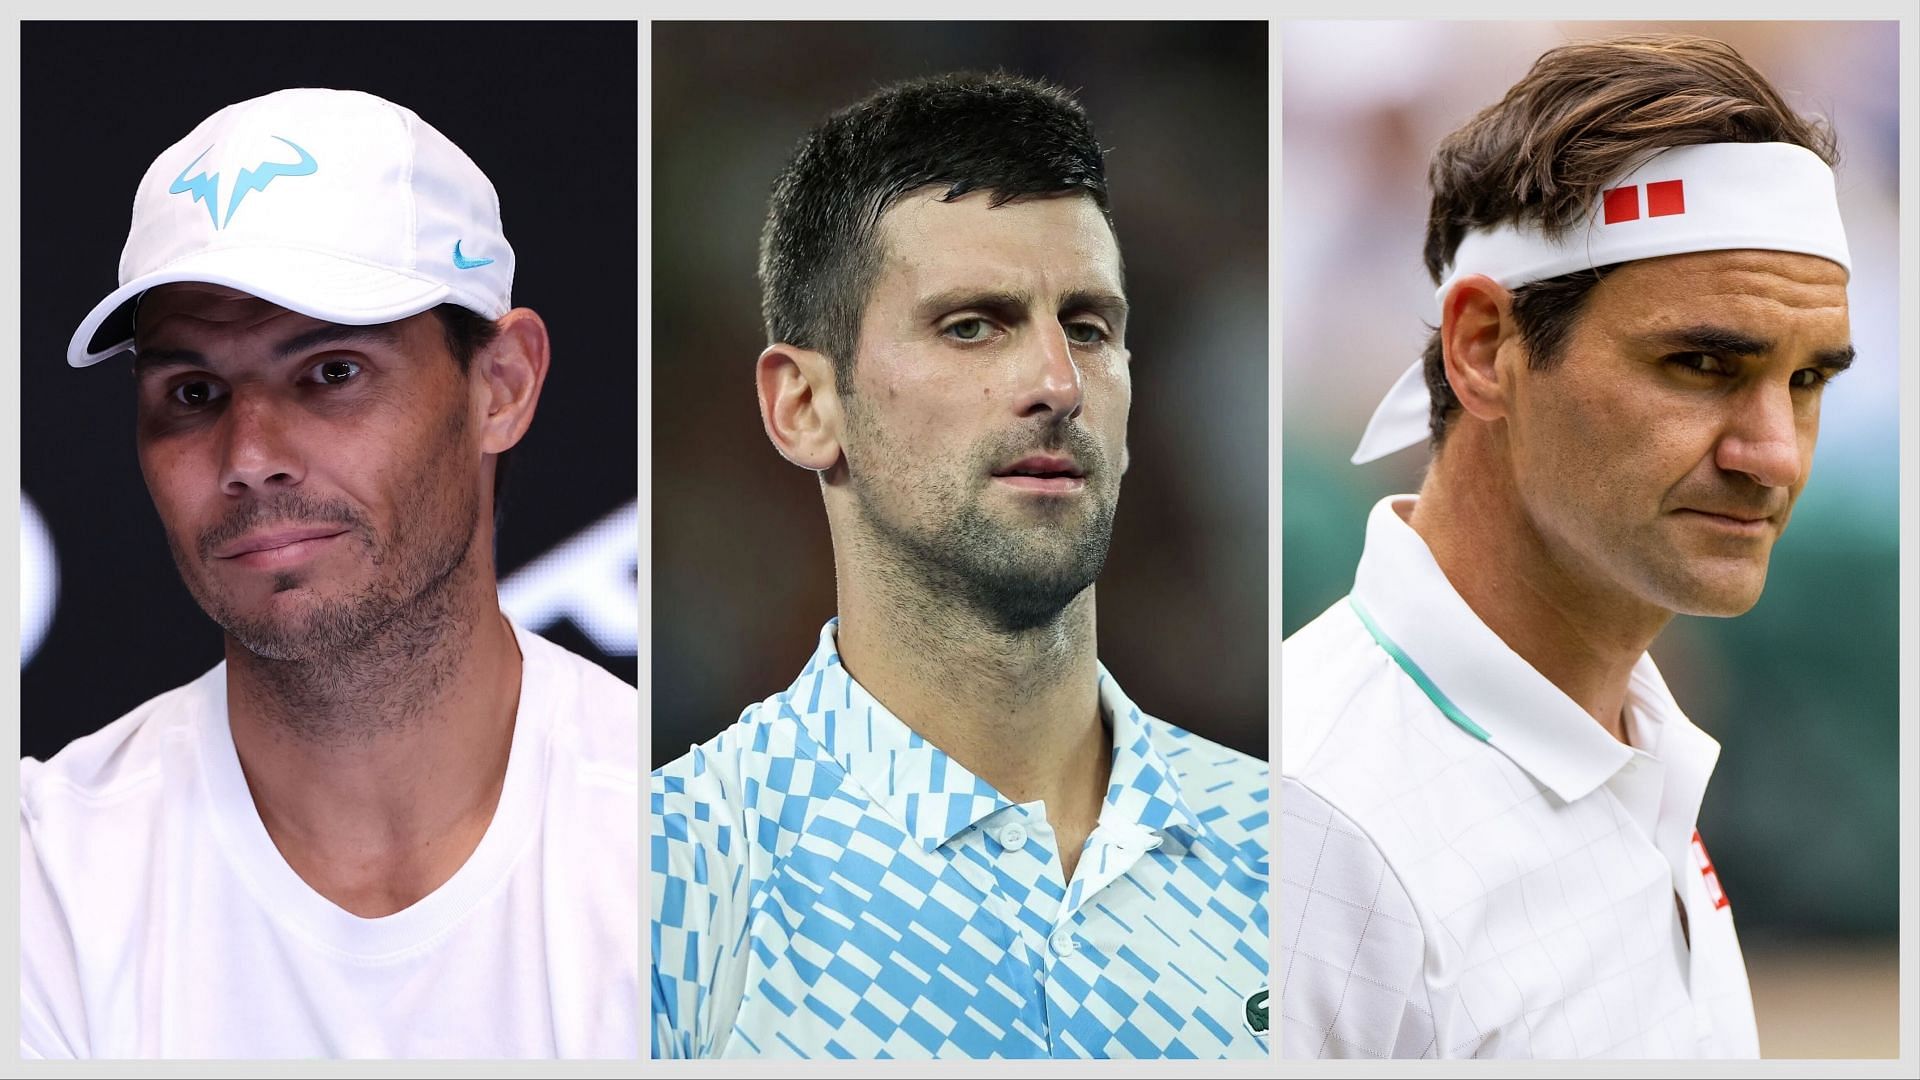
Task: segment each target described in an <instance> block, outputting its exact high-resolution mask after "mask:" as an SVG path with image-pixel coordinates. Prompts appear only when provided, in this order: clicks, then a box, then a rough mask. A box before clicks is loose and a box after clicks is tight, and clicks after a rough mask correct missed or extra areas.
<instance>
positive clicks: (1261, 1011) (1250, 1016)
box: [1246, 986, 1267, 1035]
mask: <svg viewBox="0 0 1920 1080" xmlns="http://www.w3.org/2000/svg"><path fill="white" fill-rule="evenodd" d="M1246 1024H1247V1030H1248V1031H1250V1032H1252V1033H1254V1034H1255V1035H1265V1034H1266V1033H1267V988H1266V987H1264V986H1263V987H1261V988H1260V989H1258V990H1255V991H1254V992H1253V993H1251V994H1249V995H1247V1015H1246Z"/></svg>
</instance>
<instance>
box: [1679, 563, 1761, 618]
mask: <svg viewBox="0 0 1920 1080" xmlns="http://www.w3.org/2000/svg"><path fill="white" fill-rule="evenodd" d="M1766 584H1767V569H1766V567H1765V566H1764V565H1763V566H1761V567H1759V568H1758V569H1757V570H1755V569H1752V568H1745V567H1742V568H1738V569H1736V570H1734V571H1732V572H1728V573H1721V574H1705V575H1700V576H1697V577H1695V578H1693V579H1692V580H1691V581H1689V582H1687V583H1685V585H1684V586H1682V587H1680V588H1677V589H1671V590H1667V591H1668V592H1669V596H1667V597H1666V598H1665V599H1664V601H1663V602H1662V605H1661V606H1663V607H1667V608H1670V609H1671V610H1672V611H1673V612H1674V614H1676V615H1697V616H1700V617H1702V618H1709V619H1731V618H1733V617H1735V616H1738V615H1745V614H1746V613H1747V612H1749V611H1752V610H1753V606H1754V605H1755V604H1758V603H1759V602H1760V594H1761V593H1762V592H1763V591H1764V590H1765V589H1766Z"/></svg>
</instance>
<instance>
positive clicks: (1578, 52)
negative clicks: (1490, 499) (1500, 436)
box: [1423, 35, 1838, 450]
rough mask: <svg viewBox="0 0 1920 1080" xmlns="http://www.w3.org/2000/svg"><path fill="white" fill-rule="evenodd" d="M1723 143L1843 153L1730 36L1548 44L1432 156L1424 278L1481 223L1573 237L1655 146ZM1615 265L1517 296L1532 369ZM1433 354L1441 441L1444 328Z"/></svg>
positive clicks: (1428, 360) (1452, 400) (1437, 272)
mask: <svg viewBox="0 0 1920 1080" xmlns="http://www.w3.org/2000/svg"><path fill="white" fill-rule="evenodd" d="M1716 142H1741V143H1759V142H1784V143H1793V144H1795V145H1798V146H1803V147H1806V148H1807V149H1809V150H1812V151H1813V152H1814V153H1816V154H1818V155H1820V158H1821V159H1822V160H1823V161H1825V162H1826V163H1827V164H1828V165H1832V164H1834V163H1835V162H1836V161H1837V160H1838V155H1837V152H1836V149H1835V145H1834V138H1833V132H1832V129H1831V128H1830V127H1829V126H1828V125H1827V124H1826V123H1825V122H1824V121H1822V120H1820V119H1819V118H1816V117H1805V116H1801V115H1799V114H1797V113H1795V112H1794V111H1793V110H1792V109H1791V108H1789V107H1788V105H1787V103H1786V101H1785V100H1784V99H1783V98H1782V97H1781V96H1780V93H1779V92H1778V91H1777V90H1775V89H1774V88H1773V86H1772V85H1771V84H1770V83H1768V82H1767V80H1766V78H1765V77H1764V76H1762V75H1761V74H1760V73H1759V72H1758V71H1755V70H1754V69H1753V67H1752V66H1751V65H1749V64H1748V63H1747V62H1746V60H1744V59H1742V58H1741V56H1740V54H1739V53H1738V52H1736V51H1734V49H1733V47H1732V46H1730V45H1727V44H1725V43H1724V42H1719V41H1714V40H1711V39H1708V38H1700V37H1687V36H1678V35H1645V36H1632V37H1620V38H1613V39H1610V40H1606V41H1595V42H1582V43H1579V44H1573V45H1563V46H1561V47H1559V48H1556V49H1552V50H1549V51H1548V52H1546V53H1545V54H1543V55H1542V56H1541V57H1540V59H1539V60H1537V61H1535V62H1534V65H1533V68H1532V70H1530V71H1528V72H1527V74H1526V76H1525V77H1524V78H1522V79H1521V80H1520V81H1519V82H1517V83H1515V84H1514V85H1513V88H1512V89H1511V90H1508V91H1507V95H1506V97H1504V98H1502V99H1501V100H1500V102H1499V103H1498V104H1496V105H1493V106H1491V107H1489V108H1487V109H1486V110H1484V111H1482V112H1481V113H1480V114H1479V115H1478V116H1475V117H1474V118H1473V119H1472V120H1470V121H1468V122H1467V124H1466V126H1464V127H1462V128H1460V129H1459V130H1458V131H1455V132H1454V133H1453V134H1451V135H1449V136H1447V137H1446V139H1444V140H1443V141H1442V142H1441V143H1440V146H1439V148H1438V149H1437V150H1435V151H1434V154H1433V163H1432V165H1431V167H1430V168H1429V170H1428V173H1427V180H1428V184H1429V186H1430V187H1431V188H1432V189H1433V204H1432V208H1431V210H1430V212H1429V214H1428V216H1427V239H1426V251H1425V255H1426V266H1427V273H1428V274H1430V275H1431V276H1432V277H1433V281H1434V284H1436V285H1438V284H1439V283H1440V280H1441V276H1442V275H1443V274H1444V273H1445V272H1446V270H1447V268H1448V267H1449V266H1450V265H1451V264H1452V262H1453V257H1454V253H1455V252H1456V251H1458V250H1459V247H1460V241H1461V239H1462V238H1463V237H1464V236H1465V235H1466V234H1467V232H1468V231H1469V230H1471V229H1478V228H1486V227H1490V226H1495V225H1500V224H1504V223H1507V222H1514V223H1526V224H1530V225H1533V226H1535V227H1538V228H1540V229H1541V230H1542V231H1543V232H1544V233H1545V234H1546V235H1547V236H1549V237H1555V238H1557V237H1559V236H1563V235H1565V233H1566V232H1567V231H1568V230H1569V229H1571V228H1573V227H1574V226H1576V225H1577V224H1579V223H1580V222H1582V221H1584V220H1585V219H1586V216H1587V214H1588V213H1589V212H1590V210H1591V208H1592V206H1593V205H1594V202H1595V200H1597V199H1598V198H1599V196H1600V193H1601V191H1602V189H1603V188H1604V187H1605V186H1606V185H1607V183H1608V182H1610V181H1612V180H1614V179H1615V178H1617V177H1619V176H1620V175H1621V174H1623V173H1625V172H1627V171H1628V170H1629V169H1631V168H1632V167H1635V166H1637V165H1638V164H1640V162H1642V161H1644V160H1646V159H1647V158H1648V157H1649V156H1651V155H1652V153H1653V152H1654V151H1656V150H1659V149H1661V148H1664V147H1674V146H1690V145H1694V144H1697V143H1716ZM1618 265H1620V264H1618V263H1616V264H1613V265H1611V266H1602V267H1597V268H1595V269H1593V270H1576V271H1574V272H1573V273H1570V274H1562V275H1560V276H1559V277H1554V278H1548V279H1546V280H1544V281H1538V282H1533V283H1531V284H1528V285H1523V286H1521V287H1519V288H1517V289H1515V290H1514V291H1513V319H1514V323H1515V325H1516V327H1517V329H1518V330H1519V333H1520V339H1521V343H1522V344H1523V345H1524V346H1525V347H1526V350H1527V362H1528V364H1529V365H1530V366H1532V367H1534V368H1540V369H1545V368H1550V367H1552V366H1553V365H1554V364H1555V363H1557V362H1558V361H1559V359H1560V352H1561V347H1562V346H1563V345H1564V344H1565V341H1566V337H1567V335H1568V334H1569V333H1570V332H1571V331H1572V329H1573V325H1574V322H1575V321H1576V320H1577V319H1578V317H1579V314H1580V311H1581V309H1582V305H1583V303H1584V301H1585V299H1586V296H1587V293H1588V292H1589V291H1591V290H1592V288H1593V287H1594V285H1596V284H1598V283H1599V282H1600V280H1601V279H1602V278H1603V277H1605V276H1606V274H1607V273H1608V272H1609V271H1611V270H1612V269H1614V268H1615V267H1616V266H1618ZM1423 359H1424V367H1425V374H1426V382H1427V390H1428V393H1429V394H1430V396H1431V397H1432V400H1433V406H1432V412H1431V414H1430V415H1429V418H1428V427H1429V430H1430V433H1431V439H1432V446H1433V448H1434V449H1436V450H1437V449H1439V447H1440V445H1441V443H1442V442H1443V441H1444V439H1445V438H1446V432H1447V425H1448V423H1449V421H1450V420H1451V418H1452V416H1453V415H1454V413H1455V412H1456V411H1457V410H1458V409H1459V408H1460V399H1459V398H1457V397H1455V396H1454V393H1453V388H1452V387H1451V386H1450V385H1448V383H1447V373H1446V363H1445V354H1444V352H1443V351H1442V347H1441V343H1440V334H1439V332H1438V331H1437V330H1436V331H1435V332H1434V333H1433V335H1432V336H1431V337H1430V338H1429V339H1428V341H1427V347H1426V350H1425V353H1424V356H1423Z"/></svg>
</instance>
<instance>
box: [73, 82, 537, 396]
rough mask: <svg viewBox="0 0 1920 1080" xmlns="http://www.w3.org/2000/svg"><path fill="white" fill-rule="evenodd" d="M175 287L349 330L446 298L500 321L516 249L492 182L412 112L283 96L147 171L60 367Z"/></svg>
mask: <svg viewBox="0 0 1920 1080" xmlns="http://www.w3.org/2000/svg"><path fill="white" fill-rule="evenodd" d="M174 281H198V282H208V283H211V284H215V285H224V286H227V287H228V288H232V289H238V290H240V291H242V292H245V293H248V294H250V295H253V296H258V297H260V298H261V299H263V300H268V301H271V302H272V303H275V304H278V305H280V306H281V307H284V308H287V309H289V310H291V311H297V312H299V313H300V314H302V315H307V316H310V317H312V318H315V319H320V320H322V321H325V322H331V323H345V324H349V325H354V326H365V325H370V324H373V323H384V322H393V321H395V320H397V319H404V318H406V317H408V316H410V315H417V314H419V313H420V312H422V311H426V310H428V309H429V308H432V307H435V306H437V305H439V304H443V303H451V304H458V305H460V306H461V307H464V308H468V309H470V310H472V311H474V312H477V313H478V314H480V315H482V316H485V317H486V318H489V319H497V318H499V317H500V316H502V315H504V314H506V313H507V310H508V309H509V308H511V307H512V306H513V305H512V301H511V299H510V297H511V294H512V291H513V248H511V247H509V246H508V244H507V238H506V236H505V234H504V233H503V232H502V231H501V227H500V199H499V196H497V195H496V194H495V193H494V190H493V184H492V183H490V182H489V181H488V180H487V177H486V175H485V174H484V173H482V172H481V171H480V168H479V166H477V165H475V164H474V163H473V161H472V159H470V158H468V157H467V155H466V154H464V153H462V152H461V150H460V148H459V147H457V146H455V145H453V143H452V142H450V141H448V139H447V137H446V136H445V135H442V134H440V133H439V132H438V131H435V130H434V129H433V127H432V126H431V125H429V124H428V123H427V122H426V121H424V120H422V119H420V117H419V116H417V115H415V113H414V112H413V110H411V109H406V108H402V107H401V106H399V105H395V104H393V103H392V102H390V101H386V100H383V99H381V98H378V97H375V96H373V95H372V94H365V93H361V92H360V91H357V90H317V89H298V90H281V91H278V92H276V93H272V94H268V95H266V96H264V97H257V98H254V99H252V100H250V101H242V102H240V103H239V104H236V105H229V106H227V107H226V108H224V109H221V110H220V111H219V112H217V113H214V114H213V115H212V116H209V117H208V118H207V119H205V120H204V121H202V122H201V123H200V126H199V127H196V128H194V129H193V132H192V133H191V134H189V135H188V136H187V137H186V138H184V139H182V140H180V141H179V142H177V143H175V144H173V145H172V146H171V147H169V148H168V149H167V151H166V152H165V153H163V154H161V155H160V156H159V157H158V158H156V159H155V160H154V162H153V164H152V165H151V166H149V167H148V168H147V173H146V175H145V176H144V177H142V178H141V180H140V187H139V189H138V190H136V191H135V192H134V196H133V228H132V230H131V231H129V232H128V234H127V246H126V249H125V250H124V251H123V252H121V255H120V287H119V288H117V289H115V290H114V291H113V292H111V293H109V294H108V295H107V298H106V299H104V300H102V301H100V303H98V304H96V305H94V308H93V310H92V311H91V312H88V313H87V317H86V318H85V319H84V320H82V321H81V323H80V328H79V329H78V330H76V331H74V334H73V340H72V341H71V342H70V343H68V345H67V363H69V364H71V365H73V366H74V367H86V366H88V365H89V364H96V363H99V362H100V361H102V360H105V359H108V358H109V357H113V356H117V355H119V354H120V353H123V352H126V351H128V350H130V349H131V348H132V347H133V316H134V309H135V307H136V305H137V304H138V301H139V298H140V295H141V294H142V293H144V292H145V291H146V290H148V289H150V288H153V287H154V286H155V285H164V284H167V283H168V282H174Z"/></svg>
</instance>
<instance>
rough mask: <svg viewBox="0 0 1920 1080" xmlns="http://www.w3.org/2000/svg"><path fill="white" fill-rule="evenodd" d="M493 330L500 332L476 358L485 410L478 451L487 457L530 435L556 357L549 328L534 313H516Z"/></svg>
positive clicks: (503, 318) (529, 311)
mask: <svg viewBox="0 0 1920 1080" xmlns="http://www.w3.org/2000/svg"><path fill="white" fill-rule="evenodd" d="M495 325H496V326H498V327H499V331H500V332H499V333H498V334H497V335H496V336H495V337H494V339H493V341H492V343H490V344H489V345H488V346H487V347H486V348H484V349H481V350H480V351H479V353H478V354H477V355H475V356H474V358H473V363H474V365H475V366H476V367H478V369H479V371H478V372H477V374H478V375H479V384H478V387H477V392H478V393H479V394H480V395H481V398H482V400H481V404H482V405H483V407H484V411H483V413H482V415H481V419H480V449H481V451H482V452H484V453H488V454H498V453H501V452H503V451H505V450H508V449H510V448H512V446H513V445H514V444H515V443H517V442H519V441H520V439H521V437H522V436H524V435H525V434H526V433H527V427H528V425H530V424H532V423H533V410H534V407H535V406H537V405H538V404H539V403H540V388H541V387H542V386H545V385H546V382H547V363H548V361H549V359H550V358H551V354H552V347H551V345H550V343H549V342H548V340H547V324H546V323H545V322H543V321H541V319H540V316H539V315H537V314H535V313H534V312H533V311H532V310H531V309H529V308H514V309H513V310H512V311H509V312H507V313H506V314H505V315H502V316H501V317H500V318H499V319H498V320H497V321H496V322H495Z"/></svg>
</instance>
